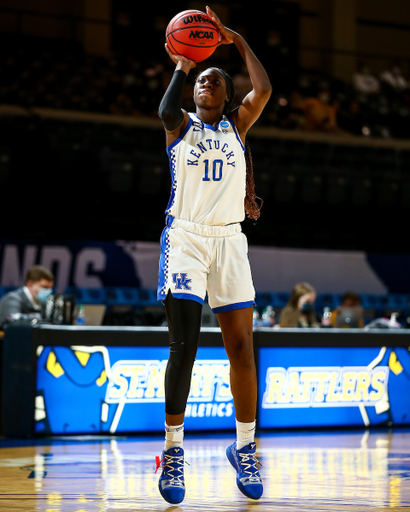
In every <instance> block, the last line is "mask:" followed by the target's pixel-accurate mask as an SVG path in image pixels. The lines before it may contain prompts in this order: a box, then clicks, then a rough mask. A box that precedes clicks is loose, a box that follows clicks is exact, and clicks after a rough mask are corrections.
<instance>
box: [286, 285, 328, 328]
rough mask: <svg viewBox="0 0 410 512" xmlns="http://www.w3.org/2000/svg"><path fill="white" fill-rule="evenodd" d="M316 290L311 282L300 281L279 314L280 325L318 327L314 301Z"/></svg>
mask: <svg viewBox="0 0 410 512" xmlns="http://www.w3.org/2000/svg"><path fill="white" fill-rule="evenodd" d="M315 300H316V291H315V289H314V288H313V286H311V285H310V284H309V283H298V284H296V285H295V287H294V288H293V290H292V293H291V294H290V298H289V301H288V303H287V304H286V306H285V307H284V308H283V310H282V311H281V313H280V316H279V327H318V326H319V323H318V319H317V316H316V311H315V307H314V303H315Z"/></svg>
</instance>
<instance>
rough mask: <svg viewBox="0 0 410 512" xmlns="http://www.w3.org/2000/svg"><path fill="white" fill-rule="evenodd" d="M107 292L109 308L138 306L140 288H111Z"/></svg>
mask: <svg viewBox="0 0 410 512" xmlns="http://www.w3.org/2000/svg"><path fill="white" fill-rule="evenodd" d="M105 291H106V304H107V306H138V304H139V293H138V288H130V287H117V286H109V287H107V288H106V289H105Z"/></svg>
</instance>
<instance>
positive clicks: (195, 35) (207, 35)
mask: <svg viewBox="0 0 410 512" xmlns="http://www.w3.org/2000/svg"><path fill="white" fill-rule="evenodd" d="M213 38H214V33H213V32H205V31H203V30H191V32H190V33H189V39H213Z"/></svg>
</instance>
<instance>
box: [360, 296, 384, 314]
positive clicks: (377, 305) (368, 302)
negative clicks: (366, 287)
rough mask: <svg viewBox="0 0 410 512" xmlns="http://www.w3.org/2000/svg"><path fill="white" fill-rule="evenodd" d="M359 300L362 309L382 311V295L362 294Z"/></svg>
mask: <svg viewBox="0 0 410 512" xmlns="http://www.w3.org/2000/svg"><path fill="white" fill-rule="evenodd" d="M360 300H361V304H362V307H363V309H374V310H378V311H381V310H382V309H384V303H383V295H373V294H367V293H362V294H361V295H360Z"/></svg>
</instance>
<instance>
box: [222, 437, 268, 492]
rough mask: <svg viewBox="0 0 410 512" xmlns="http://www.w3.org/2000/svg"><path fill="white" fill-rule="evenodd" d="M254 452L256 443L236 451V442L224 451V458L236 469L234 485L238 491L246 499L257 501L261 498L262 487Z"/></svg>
mask: <svg viewBox="0 0 410 512" xmlns="http://www.w3.org/2000/svg"><path fill="white" fill-rule="evenodd" d="M255 452H256V443H249V444H248V445H246V446H244V447H243V448H241V449H240V450H237V449H236V442H233V443H232V444H231V445H229V446H228V448H227V449H226V456H227V457H228V460H229V462H230V463H231V464H232V466H233V467H234V468H235V469H236V473H237V475H236V484H237V485H238V488H239V490H240V491H241V492H242V493H243V494H244V495H245V496H247V497H248V498H251V499H253V500H258V499H259V498H260V497H261V496H262V493H263V485H262V479H261V476H260V474H259V469H258V464H259V461H258V459H257V458H256V456H255Z"/></svg>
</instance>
